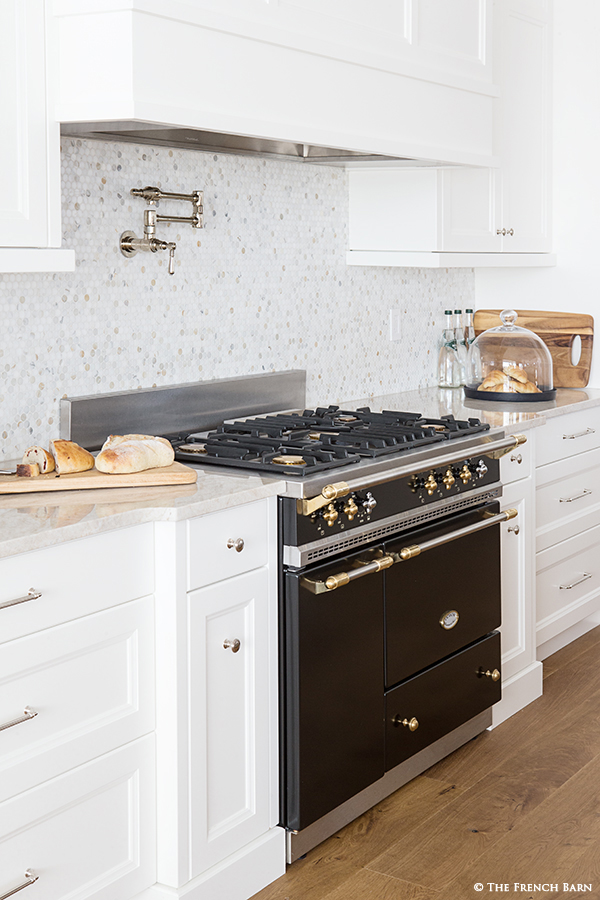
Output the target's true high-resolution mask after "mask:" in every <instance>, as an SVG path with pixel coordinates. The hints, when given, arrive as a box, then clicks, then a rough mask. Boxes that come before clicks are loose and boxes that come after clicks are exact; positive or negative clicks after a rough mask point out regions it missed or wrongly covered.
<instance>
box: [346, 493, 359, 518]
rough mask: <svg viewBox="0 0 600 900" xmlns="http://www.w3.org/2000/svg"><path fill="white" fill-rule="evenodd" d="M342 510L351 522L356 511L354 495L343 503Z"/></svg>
mask: <svg viewBox="0 0 600 900" xmlns="http://www.w3.org/2000/svg"><path fill="white" fill-rule="evenodd" d="M344 512H345V513H346V515H347V516H348V521H349V522H351V521H352V519H353V518H354V516H355V515H356V514H357V512H358V506H357V505H356V503H355V502H354V497H350V499H349V500H347V501H346V504H345V505H344Z"/></svg>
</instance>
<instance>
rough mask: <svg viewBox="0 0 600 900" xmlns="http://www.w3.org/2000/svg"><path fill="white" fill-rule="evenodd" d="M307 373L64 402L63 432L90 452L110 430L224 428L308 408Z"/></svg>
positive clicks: (172, 431) (162, 431) (166, 387)
mask: <svg viewBox="0 0 600 900" xmlns="http://www.w3.org/2000/svg"><path fill="white" fill-rule="evenodd" d="M305 398H306V372H305V371H303V370H301V369H290V370H289V371H287V372H263V373H260V374H258V375H244V376H241V377H238V378H218V379H215V380H214V381H198V382H192V383H190V384H174V385H164V386H162V387H154V388H145V389H143V390H137V391H115V392H114V393H110V394H92V395H89V396H86V397H69V398H67V399H65V400H61V401H60V436H61V438H66V439H67V440H73V441H76V442H77V443H78V444H80V445H81V446H82V447H85V448H86V449H88V450H97V449H99V448H100V447H101V446H102V444H103V443H104V441H105V440H106V438H107V436H108V435H109V434H129V433H140V432H141V433H143V434H177V433H180V432H185V434H189V433H190V432H193V431H208V430H210V429H214V428H218V426H219V425H222V424H223V422H224V421H225V420H226V419H238V418H243V417H245V416H251V415H257V414H259V413H260V414H262V413H269V412H279V411H280V410H282V409H297V408H298V407H302V408H303V407H304V403H305Z"/></svg>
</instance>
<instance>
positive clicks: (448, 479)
mask: <svg viewBox="0 0 600 900" xmlns="http://www.w3.org/2000/svg"><path fill="white" fill-rule="evenodd" d="M455 481H456V478H455V477H454V475H453V474H452V469H446V474H445V475H444V477H443V478H442V482H443V484H445V485H446V490H447V491H449V490H450V488H451V487H452V485H453V484H454V482H455Z"/></svg>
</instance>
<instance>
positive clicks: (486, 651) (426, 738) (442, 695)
mask: <svg viewBox="0 0 600 900" xmlns="http://www.w3.org/2000/svg"><path fill="white" fill-rule="evenodd" d="M496 671H497V672H498V673H499V672H500V634H499V633H498V632H494V634H490V635H488V636H487V637H485V638H483V640H481V641H478V642H477V643H475V644H472V645H471V646H470V647H467V648H466V649H465V650H461V651H460V653H456V654H455V655H454V656H451V657H450V659H447V660H445V661H444V662H441V663H438V664H437V665H435V666H432V667H431V668H430V669H427V670H426V671H425V672H422V673H421V674H420V675H417V676H415V677H414V678H409V679H408V680H407V681H405V682H404V683H403V684H400V685H398V687H396V688H394V689H393V690H391V691H388V692H387V694H386V698H385V716H386V771H389V769H393V768H394V767H395V766H397V765H399V764H400V763H401V762H403V761H404V760H405V759H408V758H409V757H410V756H412V755H413V754H414V753H418V752H419V750H423V749H424V748H425V747H428V746H429V745H430V744H432V743H433V742H434V741H437V740H439V738H441V737H443V736H444V735H445V734H448V733H449V732H451V731H453V730H454V729H455V728H458V726H459V725H462V724H463V723H464V722H468V720H469V719H472V718H473V716H476V715H478V714H479V713H480V712H483V711H484V710H485V709H487V708H488V707H490V706H492V705H493V704H494V703H497V702H498V700H500V698H501V695H502V691H501V687H500V678H499V677H497V676H496ZM486 672H489V673H490V675H486V674H484V673H486ZM492 676H494V677H497V680H494V677H492ZM404 722H406V723H407V724H404ZM417 723H418V724H417ZM411 726H412V727H413V728H414V730H412V731H411ZM415 726H416V727H415Z"/></svg>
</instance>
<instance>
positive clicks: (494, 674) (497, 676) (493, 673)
mask: <svg viewBox="0 0 600 900" xmlns="http://www.w3.org/2000/svg"><path fill="white" fill-rule="evenodd" d="M479 674H480V675H483V676H485V677H486V678H491V679H492V681H499V679H500V672H499V671H498V669H492V671H491V672H490V670H489V669H484V668H483V667H482V668H480V669H479Z"/></svg>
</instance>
